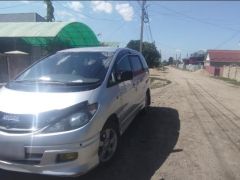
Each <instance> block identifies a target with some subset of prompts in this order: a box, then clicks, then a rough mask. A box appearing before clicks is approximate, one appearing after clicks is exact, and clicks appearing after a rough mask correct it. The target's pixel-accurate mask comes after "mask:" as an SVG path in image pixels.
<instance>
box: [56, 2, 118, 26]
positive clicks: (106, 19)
mask: <svg viewBox="0 0 240 180" xmlns="http://www.w3.org/2000/svg"><path fill="white" fill-rule="evenodd" d="M54 2H55V3H57V4H58V5H60V6H61V7H63V8H65V9H68V10H71V11H73V10H72V9H71V8H69V7H67V6H63V5H62V4H61V3H60V2H58V1H54ZM73 12H74V13H77V12H75V11H73ZM81 14H82V15H84V16H86V17H88V18H90V19H95V20H101V21H111V22H116V21H121V19H108V18H96V17H93V16H90V15H88V14H86V13H82V12H81Z"/></svg>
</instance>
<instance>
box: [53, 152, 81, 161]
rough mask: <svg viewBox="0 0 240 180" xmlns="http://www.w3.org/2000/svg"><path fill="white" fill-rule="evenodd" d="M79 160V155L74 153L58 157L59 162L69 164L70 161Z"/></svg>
mask: <svg viewBox="0 0 240 180" xmlns="http://www.w3.org/2000/svg"><path fill="white" fill-rule="evenodd" d="M77 158H78V153H77V152H72V153H64V154H58V155H57V162H58V163H61V162H68V161H73V160H75V159H77Z"/></svg>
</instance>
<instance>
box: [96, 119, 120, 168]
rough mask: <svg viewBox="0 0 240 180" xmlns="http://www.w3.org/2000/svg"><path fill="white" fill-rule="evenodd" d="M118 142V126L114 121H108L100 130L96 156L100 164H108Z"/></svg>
mask: <svg viewBox="0 0 240 180" xmlns="http://www.w3.org/2000/svg"><path fill="white" fill-rule="evenodd" d="M118 144H119V131H118V126H117V124H116V123H115V122H114V121H108V122H107V123H106V124H105V125H104V127H103V129H102V130H101V132H100V143H99V148H98V157H99V162H100V164H102V165H103V164H108V163H109V162H111V160H112V159H113V157H114V155H115V154H116V151H117V149H118Z"/></svg>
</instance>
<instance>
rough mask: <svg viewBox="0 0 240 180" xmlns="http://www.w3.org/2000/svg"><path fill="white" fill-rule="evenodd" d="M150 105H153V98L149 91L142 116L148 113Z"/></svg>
mask: <svg viewBox="0 0 240 180" xmlns="http://www.w3.org/2000/svg"><path fill="white" fill-rule="evenodd" d="M150 103H151V97H150V93H149V91H147V92H146V95H145V105H144V108H143V109H142V110H141V112H140V113H141V114H142V115H145V114H146V113H147V110H148V107H149V105H150Z"/></svg>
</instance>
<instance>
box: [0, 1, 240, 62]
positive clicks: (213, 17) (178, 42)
mask: <svg viewBox="0 0 240 180" xmlns="http://www.w3.org/2000/svg"><path fill="white" fill-rule="evenodd" d="M53 5H54V7H55V18H56V20H57V21H80V22H83V23H86V24H87V25H88V26H90V27H91V28H92V29H93V30H94V32H95V33H96V34H98V35H99V36H98V38H99V40H101V41H107V42H119V43H120V46H125V45H126V43H127V42H128V41H129V40H131V39H139V36H140V35H139V34H140V5H139V2H138V1H74V2H73V1H54V2H53ZM147 10H148V14H149V24H150V28H149V24H145V28H144V40H145V41H150V42H151V41H152V40H154V41H155V43H156V45H157V47H158V49H159V50H161V53H162V55H163V58H164V59H167V58H168V57H169V56H174V57H175V55H176V54H177V55H178V56H179V55H180V54H181V55H182V57H185V56H186V55H187V54H191V53H193V52H195V51H198V50H206V49H240V18H239V17H240V2H238V1H232V2H228V1H213V2H211V1H202V2H199V1H198V2H194V1H147ZM0 11H1V13H15V12H37V13H39V14H40V15H42V16H45V14H46V8H45V5H44V3H43V2H42V1H15V2H14V1H1V2H0ZM149 29H151V32H152V38H151V35H150V30H149Z"/></svg>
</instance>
